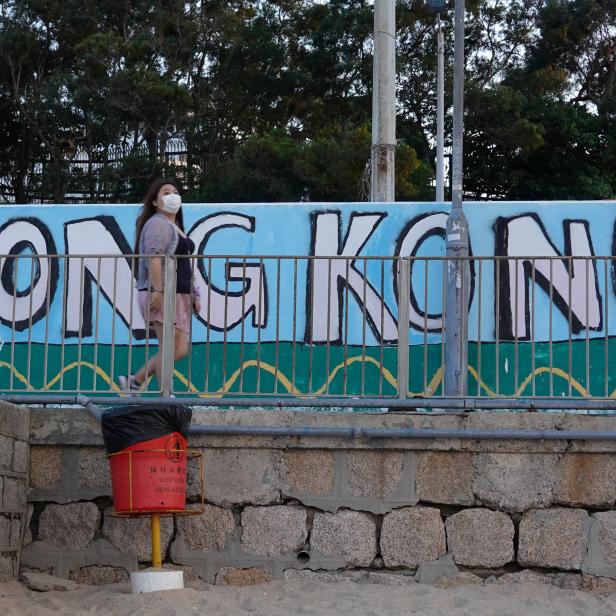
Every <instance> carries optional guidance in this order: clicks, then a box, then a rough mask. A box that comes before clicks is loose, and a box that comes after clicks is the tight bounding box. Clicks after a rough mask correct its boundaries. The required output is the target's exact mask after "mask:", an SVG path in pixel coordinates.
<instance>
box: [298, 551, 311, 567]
mask: <svg viewBox="0 0 616 616" xmlns="http://www.w3.org/2000/svg"><path fill="white" fill-rule="evenodd" d="M309 560H310V554H308V552H298V553H297V562H299V563H302V565H305V564H306V563H307V562H308V561H309Z"/></svg>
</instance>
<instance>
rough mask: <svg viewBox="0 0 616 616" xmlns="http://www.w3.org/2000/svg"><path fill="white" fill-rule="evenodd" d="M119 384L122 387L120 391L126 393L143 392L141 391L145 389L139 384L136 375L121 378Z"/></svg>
mask: <svg viewBox="0 0 616 616" xmlns="http://www.w3.org/2000/svg"><path fill="white" fill-rule="evenodd" d="M118 383H119V385H120V389H121V390H122V391H126V392H131V391H141V389H142V388H143V383H137V381H136V380H135V375H134V374H130V375H128V376H119V377H118Z"/></svg>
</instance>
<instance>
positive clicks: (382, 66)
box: [370, 0, 396, 201]
mask: <svg viewBox="0 0 616 616" xmlns="http://www.w3.org/2000/svg"><path fill="white" fill-rule="evenodd" d="M395 148H396V8H395V0H375V2H374V60H373V67H372V151H371V155H370V168H371V175H370V200H371V201H395V199H396V191H395V173H394V172H395Z"/></svg>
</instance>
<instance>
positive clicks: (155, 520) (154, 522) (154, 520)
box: [150, 513, 163, 569]
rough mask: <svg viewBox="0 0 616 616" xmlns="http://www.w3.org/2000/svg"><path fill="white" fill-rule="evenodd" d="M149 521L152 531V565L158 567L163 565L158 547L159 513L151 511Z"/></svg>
mask: <svg viewBox="0 0 616 616" xmlns="http://www.w3.org/2000/svg"><path fill="white" fill-rule="evenodd" d="M150 521H151V532H152V567H155V568H157V569H160V568H161V567H162V565H163V556H162V554H161V549H160V513H153V514H152V515H151V517H150Z"/></svg>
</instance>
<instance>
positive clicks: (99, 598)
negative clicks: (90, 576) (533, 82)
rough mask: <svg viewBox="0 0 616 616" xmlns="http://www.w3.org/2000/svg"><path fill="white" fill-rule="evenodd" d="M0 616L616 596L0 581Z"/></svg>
mask: <svg viewBox="0 0 616 616" xmlns="http://www.w3.org/2000/svg"><path fill="white" fill-rule="evenodd" d="M0 609H1V614H0V616H51V615H53V616H81V615H82V614H84V615H104V616H146V615H147V616H186V615H192V614H203V615H207V616H227V615H228V616H242V615H250V616H266V615H267V616H283V615H284V616H290V615H294V616H295V615H301V616H312V615H315V616H316V615H318V616H329V615H334V614H336V615H338V614H345V615H346V614H353V615H354V616H383V615H387V616H411V615H413V616H419V615H424V614H425V615H428V614H429V615H430V616H462V615H473V616H539V615H541V616H544V615H548V614H550V615H551V614H554V615H558V616H574V615H575V616H603V615H605V616H608V615H609V616H613V615H615V614H616V594H614V595H611V596H608V597H600V596H597V595H594V594H589V593H585V592H581V591H577V590H564V589H560V588H556V587H554V586H549V585H544V584H529V583H520V584H511V585H506V586H505V585H496V584H492V585H480V586H462V587H459V588H454V589H447V590H443V589H439V588H434V587H433V586H428V585H423V584H412V585H410V586H383V585H379V584H357V583H355V582H351V581H340V582H335V583H324V582H288V581H287V582H271V583H268V584H262V585H258V586H247V587H242V588H238V587H219V586H206V585H205V584H192V587H190V588H186V589H184V590H180V591H165V592H158V593H149V594H146V595H132V594H130V588H129V586H128V585H125V584H124V585H109V586H102V587H94V586H83V587H82V588H80V589H79V590H75V591H71V592H46V593H39V592H34V591H31V590H29V589H27V588H26V587H25V586H23V585H22V584H20V583H18V582H10V583H6V584H0Z"/></svg>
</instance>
